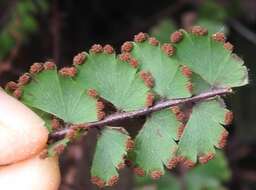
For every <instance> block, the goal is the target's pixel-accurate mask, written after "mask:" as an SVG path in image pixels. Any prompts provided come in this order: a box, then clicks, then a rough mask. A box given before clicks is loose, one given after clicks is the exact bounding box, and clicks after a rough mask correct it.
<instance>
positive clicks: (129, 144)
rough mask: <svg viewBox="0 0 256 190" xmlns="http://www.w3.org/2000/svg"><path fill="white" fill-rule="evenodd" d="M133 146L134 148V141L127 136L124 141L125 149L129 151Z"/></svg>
mask: <svg viewBox="0 0 256 190" xmlns="http://www.w3.org/2000/svg"><path fill="white" fill-rule="evenodd" d="M133 148H134V141H133V140H132V139H130V138H129V139H128V140H127V141H126V150H127V151H130V150H132V149H133Z"/></svg>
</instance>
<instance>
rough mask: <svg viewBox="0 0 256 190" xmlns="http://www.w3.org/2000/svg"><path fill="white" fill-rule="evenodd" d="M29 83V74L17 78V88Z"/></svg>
mask: <svg viewBox="0 0 256 190" xmlns="http://www.w3.org/2000/svg"><path fill="white" fill-rule="evenodd" d="M29 81H30V74H29V73H25V74H23V75H21V76H20V77H19V80H18V86H24V85H25V84H27V83H28V82H29Z"/></svg>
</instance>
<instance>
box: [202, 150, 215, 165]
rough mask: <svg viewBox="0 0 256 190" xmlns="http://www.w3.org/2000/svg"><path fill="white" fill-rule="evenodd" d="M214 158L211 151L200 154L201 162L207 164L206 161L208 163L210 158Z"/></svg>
mask: <svg viewBox="0 0 256 190" xmlns="http://www.w3.org/2000/svg"><path fill="white" fill-rule="evenodd" d="M213 158H214V153H212V152H209V153H207V154H205V155H202V156H200V157H199V162H200V163H201V164H205V163H207V162H208V161H209V160H212V159H213Z"/></svg>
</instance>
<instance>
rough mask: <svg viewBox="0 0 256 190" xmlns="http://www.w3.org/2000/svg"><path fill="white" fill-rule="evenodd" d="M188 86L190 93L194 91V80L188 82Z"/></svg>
mask: <svg viewBox="0 0 256 190" xmlns="http://www.w3.org/2000/svg"><path fill="white" fill-rule="evenodd" d="M186 88H187V89H188V91H189V92H190V93H192V91H193V84H192V82H188V83H187V85H186Z"/></svg>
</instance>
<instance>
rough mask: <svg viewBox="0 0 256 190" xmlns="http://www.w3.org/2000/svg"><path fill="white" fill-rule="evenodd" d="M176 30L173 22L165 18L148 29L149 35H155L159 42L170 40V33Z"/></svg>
mask: <svg viewBox="0 0 256 190" xmlns="http://www.w3.org/2000/svg"><path fill="white" fill-rule="evenodd" d="M175 30H177V26H176V25H175V23H174V22H173V21H172V20H170V19H168V18H165V19H163V20H161V21H160V22H158V23H157V24H156V25H155V26H154V27H152V28H151V30H150V31H149V33H150V35H152V36H155V37H156V38H157V39H158V40H159V41H160V42H162V43H168V42H170V34H171V33H173V32H174V31H175Z"/></svg>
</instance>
